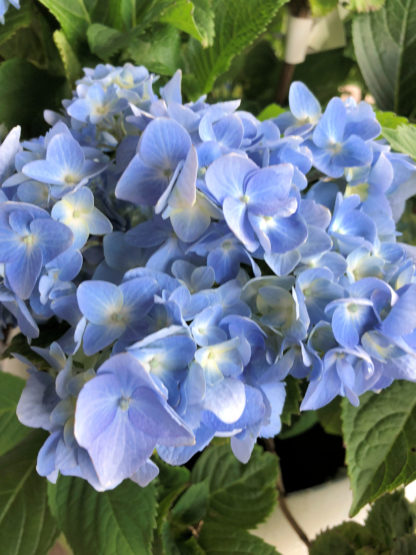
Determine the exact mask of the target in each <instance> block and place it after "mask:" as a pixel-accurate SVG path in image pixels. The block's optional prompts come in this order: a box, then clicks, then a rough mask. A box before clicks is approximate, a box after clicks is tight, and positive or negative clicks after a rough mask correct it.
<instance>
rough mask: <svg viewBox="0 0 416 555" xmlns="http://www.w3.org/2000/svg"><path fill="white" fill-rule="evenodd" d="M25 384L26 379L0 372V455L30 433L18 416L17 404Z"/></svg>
mask: <svg viewBox="0 0 416 555" xmlns="http://www.w3.org/2000/svg"><path fill="white" fill-rule="evenodd" d="M24 385H25V382H24V380H22V379H21V378H17V377H16V376H12V375H11V374H6V373H5V372H0V455H3V454H4V453H6V452H7V451H9V450H10V449H12V447H14V446H15V445H16V444H17V443H19V441H21V440H22V439H23V438H24V437H25V436H26V435H27V434H28V433H29V431H30V430H29V428H26V427H25V426H22V424H20V422H19V421H18V419H17V416H16V406H17V403H18V401H19V398H20V395H21V393H22V390H23V387H24Z"/></svg>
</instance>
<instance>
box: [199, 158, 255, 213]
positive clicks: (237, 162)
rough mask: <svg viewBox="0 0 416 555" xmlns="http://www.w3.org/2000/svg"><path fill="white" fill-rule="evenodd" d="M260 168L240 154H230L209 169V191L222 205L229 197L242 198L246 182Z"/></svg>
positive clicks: (206, 178)
mask: <svg viewBox="0 0 416 555" xmlns="http://www.w3.org/2000/svg"><path fill="white" fill-rule="evenodd" d="M258 169H259V168H258V166H257V165H256V164H255V163H254V162H252V161H251V160H249V159H248V158H245V157H244V156H241V155H239V154H228V155H227V156H222V157H221V158H218V159H217V160H215V161H214V162H213V163H212V164H211V165H210V166H209V168H208V170H207V173H206V175H205V181H206V185H207V188H208V191H209V192H210V193H211V194H212V195H213V196H214V198H215V200H216V201H217V202H219V203H220V204H222V203H223V202H224V199H225V198H227V197H234V198H235V199H237V198H240V197H241V196H242V195H243V194H244V186H245V185H244V180H245V178H246V176H247V174H248V173H250V172H252V171H253V170H258Z"/></svg>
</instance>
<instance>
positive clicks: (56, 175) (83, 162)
mask: <svg viewBox="0 0 416 555" xmlns="http://www.w3.org/2000/svg"><path fill="white" fill-rule="evenodd" d="M104 167H105V166H104V165H103V164H101V163H98V162H94V161H93V160H88V159H86V157H85V154H84V151H83V149H82V147H81V146H80V145H79V143H78V142H77V141H76V140H75V139H74V138H73V137H72V136H71V134H70V133H59V134H57V135H55V136H53V138H52V139H51V140H50V141H49V144H48V147H47V150H46V160H34V161H33V162H29V163H28V164H26V165H25V166H23V168H22V171H23V173H24V174H25V175H27V176H28V177H30V178H32V179H35V180H37V181H40V182H42V183H47V184H49V185H52V189H51V192H52V195H53V196H55V197H61V196H62V195H63V194H65V193H66V192H68V191H75V190H77V189H79V188H80V187H82V186H83V185H85V184H86V183H88V181H89V180H90V179H91V178H92V177H94V176H96V175H98V174H99V173H100V172H102V171H103V169H104Z"/></svg>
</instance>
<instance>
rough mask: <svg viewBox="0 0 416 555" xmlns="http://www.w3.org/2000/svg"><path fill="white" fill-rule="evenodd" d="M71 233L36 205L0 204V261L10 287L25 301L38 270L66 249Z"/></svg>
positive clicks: (69, 243) (34, 282) (35, 279)
mask: <svg viewBox="0 0 416 555" xmlns="http://www.w3.org/2000/svg"><path fill="white" fill-rule="evenodd" d="M72 241H73V235H72V232H71V230H70V229H69V228H68V227H67V226H65V225H64V224H61V223H59V222H55V221H54V220H52V219H51V218H50V216H49V214H48V213H47V212H46V211H44V210H42V209H41V208H38V207H37V206H34V205H30V204H24V203H14V202H5V203H3V204H0V261H1V262H3V263H4V264H5V277H6V280H7V283H8V285H9V286H10V288H11V289H12V290H13V291H14V292H15V293H16V295H18V296H19V297H20V298H21V299H27V298H28V297H29V296H30V294H31V293H32V291H33V288H34V287H35V284H36V281H37V279H38V277H39V275H40V272H41V270H42V267H43V266H44V265H45V264H47V263H48V262H50V261H51V260H53V259H54V258H55V257H56V256H58V255H59V254H61V253H62V252H64V251H65V250H66V249H68V248H69V247H70V246H71V244H72Z"/></svg>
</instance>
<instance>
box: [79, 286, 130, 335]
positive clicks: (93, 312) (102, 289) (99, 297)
mask: <svg viewBox="0 0 416 555" xmlns="http://www.w3.org/2000/svg"><path fill="white" fill-rule="evenodd" d="M77 300H78V304H79V308H80V310H81V312H82V313H83V315H84V316H85V317H86V318H87V320H88V321H89V322H92V323H93V324H97V325H104V324H106V323H108V319H109V316H111V314H112V313H118V312H119V311H120V310H121V308H122V306H123V293H122V292H121V290H120V288H119V287H117V285H114V284H113V283H109V282H106V281H99V280H92V281H83V282H82V283H81V284H80V285H79V287H78V290H77Z"/></svg>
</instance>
